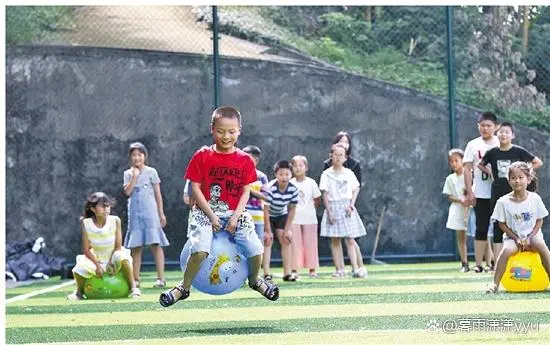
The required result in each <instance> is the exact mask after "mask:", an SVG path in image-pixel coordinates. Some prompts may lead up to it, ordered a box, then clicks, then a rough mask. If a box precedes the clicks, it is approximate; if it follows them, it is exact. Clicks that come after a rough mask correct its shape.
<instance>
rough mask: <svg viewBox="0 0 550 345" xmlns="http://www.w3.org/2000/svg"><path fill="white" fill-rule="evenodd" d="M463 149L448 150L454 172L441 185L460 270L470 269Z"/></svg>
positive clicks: (448, 225) (467, 206)
mask: <svg viewBox="0 0 550 345" xmlns="http://www.w3.org/2000/svg"><path fill="white" fill-rule="evenodd" d="M463 158H464V151H462V150H460V149H452V150H451V151H449V165H450V166H451V169H452V170H453V171H454V173H452V174H450V175H449V176H447V178H446V179H445V185H444V186H443V194H446V195H447V196H448V198H449V201H450V202H451V205H450V206H449V216H448V217H447V229H450V230H455V231H456V237H457V246H458V253H459V255H460V261H461V262H462V268H461V269H460V272H468V271H470V267H469V266H468V251H467V247H466V231H467V230H468V217H469V211H470V206H469V205H468V200H467V199H466V187H465V185H464V167H463V165H462V159H463Z"/></svg>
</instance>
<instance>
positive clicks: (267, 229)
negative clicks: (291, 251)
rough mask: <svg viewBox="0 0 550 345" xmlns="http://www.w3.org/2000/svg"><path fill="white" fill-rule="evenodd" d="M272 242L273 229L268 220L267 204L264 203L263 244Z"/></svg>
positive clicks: (267, 244)
mask: <svg viewBox="0 0 550 345" xmlns="http://www.w3.org/2000/svg"><path fill="white" fill-rule="evenodd" d="M272 243H273V231H272V230H271V222H270V220H269V205H264V245H266V246H269V245H271V244H272Z"/></svg>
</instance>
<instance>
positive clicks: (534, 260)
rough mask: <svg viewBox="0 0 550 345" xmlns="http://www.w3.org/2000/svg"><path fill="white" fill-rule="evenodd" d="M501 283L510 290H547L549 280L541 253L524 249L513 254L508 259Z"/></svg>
mask: <svg viewBox="0 0 550 345" xmlns="http://www.w3.org/2000/svg"><path fill="white" fill-rule="evenodd" d="M501 284H502V286H504V288H505V289H506V290H507V291H510V292H532V291H543V290H545V289H546V288H547V287H548V284H549V281H548V275H547V274H546V271H545V270H544V267H543V266H542V262H541V260H540V255H539V253H537V252H531V251H523V252H518V253H516V254H514V255H512V256H511V257H510V258H509V259H508V264H507V265H506V271H505V272H504V276H502V281H501Z"/></svg>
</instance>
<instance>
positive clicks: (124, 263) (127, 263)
mask: <svg viewBox="0 0 550 345" xmlns="http://www.w3.org/2000/svg"><path fill="white" fill-rule="evenodd" d="M120 266H121V267H122V268H125V269H132V264H131V263H130V260H128V259H122V260H120Z"/></svg>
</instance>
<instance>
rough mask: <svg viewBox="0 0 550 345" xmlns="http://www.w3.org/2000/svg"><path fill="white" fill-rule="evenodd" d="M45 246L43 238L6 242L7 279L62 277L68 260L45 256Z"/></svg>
mask: <svg viewBox="0 0 550 345" xmlns="http://www.w3.org/2000/svg"><path fill="white" fill-rule="evenodd" d="M45 245H46V244H45V243H44V238H42V237H39V238H37V239H36V240H34V241H25V242H16V241H8V242H6V278H8V277H9V278H11V279H13V278H15V279H17V280H18V281H22V280H28V279H31V278H40V279H47V278H48V277H51V276H55V275H60V274H61V273H62V271H63V265H64V264H65V261H66V260H65V259H64V258H61V257H52V256H46V255H44V254H43V253H42V248H44V247H45Z"/></svg>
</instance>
